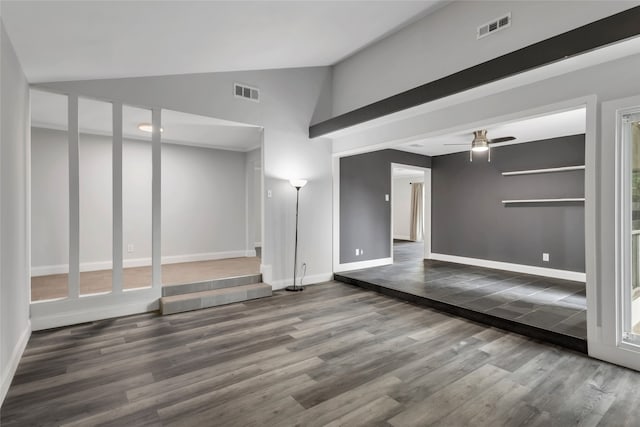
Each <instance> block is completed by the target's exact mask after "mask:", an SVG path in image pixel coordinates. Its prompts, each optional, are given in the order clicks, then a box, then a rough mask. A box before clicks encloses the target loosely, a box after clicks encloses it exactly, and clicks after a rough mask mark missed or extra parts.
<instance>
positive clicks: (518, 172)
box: [502, 165, 584, 176]
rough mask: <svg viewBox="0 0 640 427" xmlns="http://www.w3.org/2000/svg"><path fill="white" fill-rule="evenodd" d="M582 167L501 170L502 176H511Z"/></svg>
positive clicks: (582, 167) (579, 166) (572, 169)
mask: <svg viewBox="0 0 640 427" xmlns="http://www.w3.org/2000/svg"><path fill="white" fill-rule="evenodd" d="M581 169H584V165H576V166H563V167H559V168H546V169H530V170H524V171H512V172H502V175H503V176H511V175H532V174H536V173H552V172H567V171H576V170H581Z"/></svg>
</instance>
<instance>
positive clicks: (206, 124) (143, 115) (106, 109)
mask: <svg viewBox="0 0 640 427" xmlns="http://www.w3.org/2000/svg"><path fill="white" fill-rule="evenodd" d="M78 120H79V127H80V131H81V132H83V133H91V134H96V135H111V134H112V127H113V124H112V106H111V104H110V103H107V102H102V101H96V100H91V99H85V98H80V100H79V102H78ZM31 123H32V125H33V126H36V127H42V128H47V129H60V130H65V129H67V98H66V96H61V95H57V94H53V93H49V92H43V91H39V90H32V91H31ZM141 123H151V110H145V109H142V108H136V107H130V106H126V105H125V106H123V109H122V129H123V135H124V137H125V138H130V139H139V140H147V141H150V140H151V134H150V133H148V132H143V131H141V130H139V129H138V125H139V124H141ZM162 128H163V132H162V142H170V143H176V144H182V145H193V146H200V147H208V148H219V149H223V150H232V151H249V150H253V149H256V148H259V147H260V146H261V142H262V136H261V132H262V130H261V128H260V127H256V126H250V125H245V124H243V123H236V122H230V121H227V120H220V119H215V118H211V117H204V116H197V115H193V114H187V113H181V112H178V111H171V110H162Z"/></svg>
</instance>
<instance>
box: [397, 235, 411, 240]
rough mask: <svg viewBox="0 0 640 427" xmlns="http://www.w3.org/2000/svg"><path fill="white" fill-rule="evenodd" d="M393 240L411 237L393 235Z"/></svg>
mask: <svg viewBox="0 0 640 427" xmlns="http://www.w3.org/2000/svg"><path fill="white" fill-rule="evenodd" d="M393 240H411V238H410V237H409V236H399V235H398V236H396V235H394V236H393Z"/></svg>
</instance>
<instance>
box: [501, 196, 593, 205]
mask: <svg viewBox="0 0 640 427" xmlns="http://www.w3.org/2000/svg"><path fill="white" fill-rule="evenodd" d="M566 202H578V203H579V202H584V197H582V198H566V199H522V200H503V201H502V203H504V204H508V203H566Z"/></svg>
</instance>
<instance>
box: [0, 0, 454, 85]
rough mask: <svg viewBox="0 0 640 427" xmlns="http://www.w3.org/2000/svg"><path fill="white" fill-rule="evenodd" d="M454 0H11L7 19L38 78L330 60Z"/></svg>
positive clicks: (6, 2)
mask: <svg viewBox="0 0 640 427" xmlns="http://www.w3.org/2000/svg"><path fill="white" fill-rule="evenodd" d="M449 2H450V0H431V1H417V0H416V1H403V0H391V1H389V0H387V1H345V0H343V1H264V0H263V1H186V0H173V1H160V0H155V1H134V0H130V1H55V0H52V1H30V0H20V1H16V0H3V1H2V20H3V22H4V23H5V27H6V29H7V32H8V34H9V36H10V37H11V40H12V42H13V44H14V46H15V49H16V52H17V54H18V57H19V59H20V62H21V63H22V65H23V68H24V71H25V74H26V75H27V78H28V80H29V81H30V82H32V83H36V82H45V81H61V80H84V79H97V78H118V77H135V76H148V75H168V74H188V73H203V72H217V71H234V70H256V69H272V68H288V67H309V66H321V65H331V64H334V63H336V62H338V61H339V60H341V59H343V58H345V57H347V56H349V55H351V54H353V53H354V52H356V51H358V50H360V49H362V48H363V47H365V46H367V45H369V44H371V43H372V42H374V41H376V40H379V39H381V38H383V37H384V36H386V35H388V34H390V33H392V32H394V31H396V30H397V29H398V28H400V27H402V26H404V25H407V24H408V23H410V22H413V21H414V20H416V19H418V18H420V17H423V16H425V15H426V14H428V13H431V12H433V11H434V10H436V9H437V8H439V7H441V6H443V5H445V4H447V3H449ZM356 24H357V25H356Z"/></svg>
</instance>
